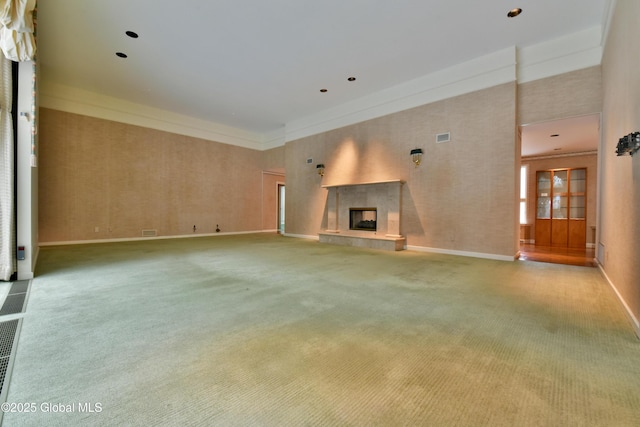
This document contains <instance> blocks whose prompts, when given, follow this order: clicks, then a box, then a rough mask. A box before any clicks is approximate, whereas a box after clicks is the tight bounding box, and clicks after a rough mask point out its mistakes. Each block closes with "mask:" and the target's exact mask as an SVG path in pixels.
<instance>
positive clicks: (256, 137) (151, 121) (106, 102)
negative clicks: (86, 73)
mask: <svg viewBox="0 0 640 427" xmlns="http://www.w3.org/2000/svg"><path fill="white" fill-rule="evenodd" d="M38 101H39V104H40V106H41V107H44V108H51V109H54V110H60V111H65V112H67V113H74V114H81V115H84V116H89V117H95V118H98V119H104V120H112V121H115V122H121V123H127V124H130V125H135V126H143V127H147V128H151V129H156V130H161V131H165V132H171V133H177V134H180V135H186V136H191V137H194V138H201V139H206V140H209V141H215V142H221V143H223V144H231V145H236V146H240V147H245V148H252V149H255V150H262V149H263V143H264V135H261V134H258V133H252V132H248V131H244V130H241V129H237V128H233V127H231V126H225V125H221V124H218V123H213V122H209V121H206V120H200V119H196V118H193V117H189V116H184V115H181V114H176V113H172V112H170V111H166V110H161V109H158V108H153V107H149V106H146V105H141V104H136V103H133V102H129V101H125V100H122V99H118V98H113V97H110V96H106V95H101V94H98V93H94V92H89V91H85V90H82V89H78V88H73V87H70V86H64V85H60V84H57V83H50V82H47V81H46V80H43V81H42V82H41V84H40V85H39V92H38Z"/></svg>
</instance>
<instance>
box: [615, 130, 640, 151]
mask: <svg viewBox="0 0 640 427" xmlns="http://www.w3.org/2000/svg"><path fill="white" fill-rule="evenodd" d="M638 150H640V132H633V133H630V134H629V135H627V136H623V137H622V138H620V140H619V141H618V146H617V147H616V154H617V155H618V156H624V155H625V153H629V155H630V156H633V153H635V152H636V151H638Z"/></svg>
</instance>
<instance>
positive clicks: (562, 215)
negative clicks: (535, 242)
mask: <svg viewBox="0 0 640 427" xmlns="http://www.w3.org/2000/svg"><path fill="white" fill-rule="evenodd" d="M568 175H569V171H566V170H561V171H555V172H553V200H552V206H551V217H552V218H553V219H567V218H569V180H568V178H569V176H568Z"/></svg>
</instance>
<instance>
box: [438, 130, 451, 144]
mask: <svg viewBox="0 0 640 427" xmlns="http://www.w3.org/2000/svg"><path fill="white" fill-rule="evenodd" d="M449 141H451V132H445V133H439V134H437V135H436V144H441V143H443V142H449Z"/></svg>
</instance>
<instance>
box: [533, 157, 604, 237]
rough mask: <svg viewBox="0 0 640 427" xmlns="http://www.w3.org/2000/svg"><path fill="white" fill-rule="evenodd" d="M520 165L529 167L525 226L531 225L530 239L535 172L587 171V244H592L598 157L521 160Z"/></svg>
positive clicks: (534, 198) (534, 202)
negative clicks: (580, 169) (553, 170)
mask: <svg viewBox="0 0 640 427" xmlns="http://www.w3.org/2000/svg"><path fill="white" fill-rule="evenodd" d="M522 165H523V166H524V165H528V166H529V174H528V177H527V224H531V239H534V238H535V217H536V171H540V170H549V169H562V168H586V169H587V220H586V227H587V244H594V243H595V240H594V234H593V231H592V227H595V226H596V201H597V191H596V189H597V182H598V156H597V155H596V154H592V155H584V156H565V157H554V158H548V159H537V160H530V159H526V158H523V159H522Z"/></svg>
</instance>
